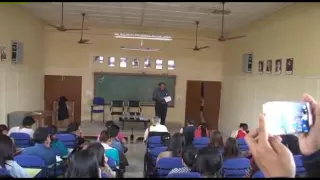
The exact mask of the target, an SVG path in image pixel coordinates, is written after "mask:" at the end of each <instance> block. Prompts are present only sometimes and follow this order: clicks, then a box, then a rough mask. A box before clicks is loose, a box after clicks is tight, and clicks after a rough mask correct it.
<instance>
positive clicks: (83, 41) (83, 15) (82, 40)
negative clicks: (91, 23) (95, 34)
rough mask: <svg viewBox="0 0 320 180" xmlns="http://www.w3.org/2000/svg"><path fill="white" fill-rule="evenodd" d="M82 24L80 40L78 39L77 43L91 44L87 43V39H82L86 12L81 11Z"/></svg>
mask: <svg viewBox="0 0 320 180" xmlns="http://www.w3.org/2000/svg"><path fill="white" fill-rule="evenodd" d="M81 15H82V26H81V37H80V40H79V41H78V43H79V44H92V43H89V41H90V40H89V39H83V24H84V17H85V16H86V13H82V14H81Z"/></svg>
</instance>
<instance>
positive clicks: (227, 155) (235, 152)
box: [222, 137, 243, 160]
mask: <svg viewBox="0 0 320 180" xmlns="http://www.w3.org/2000/svg"><path fill="white" fill-rule="evenodd" d="M222 157H223V160H227V159H232V158H240V157H243V155H242V154H241V151H240V149H239V147H238V143H237V140H236V139H235V138H232V137H229V138H228V139H227V141H226V144H225V146H224V149H223V153H222Z"/></svg>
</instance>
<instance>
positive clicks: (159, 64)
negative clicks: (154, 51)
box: [156, 59, 162, 69]
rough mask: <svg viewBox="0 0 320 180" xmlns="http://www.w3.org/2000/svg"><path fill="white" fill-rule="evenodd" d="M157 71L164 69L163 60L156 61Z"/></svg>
mask: <svg viewBox="0 0 320 180" xmlns="http://www.w3.org/2000/svg"><path fill="white" fill-rule="evenodd" d="M156 69H162V60H161V59H157V60H156Z"/></svg>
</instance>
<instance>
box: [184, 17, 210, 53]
mask: <svg viewBox="0 0 320 180" xmlns="http://www.w3.org/2000/svg"><path fill="white" fill-rule="evenodd" d="M199 23H200V22H199V21H196V26H197V28H196V45H195V46H194V48H192V50H194V51H200V50H202V49H206V48H209V47H210V46H202V47H198V30H199ZM187 49H191V48H187Z"/></svg>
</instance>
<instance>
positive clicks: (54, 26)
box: [48, 24, 60, 28]
mask: <svg viewBox="0 0 320 180" xmlns="http://www.w3.org/2000/svg"><path fill="white" fill-rule="evenodd" d="M48 25H49V26H51V27H53V28H59V27H60V26H57V25H54V24H48Z"/></svg>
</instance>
